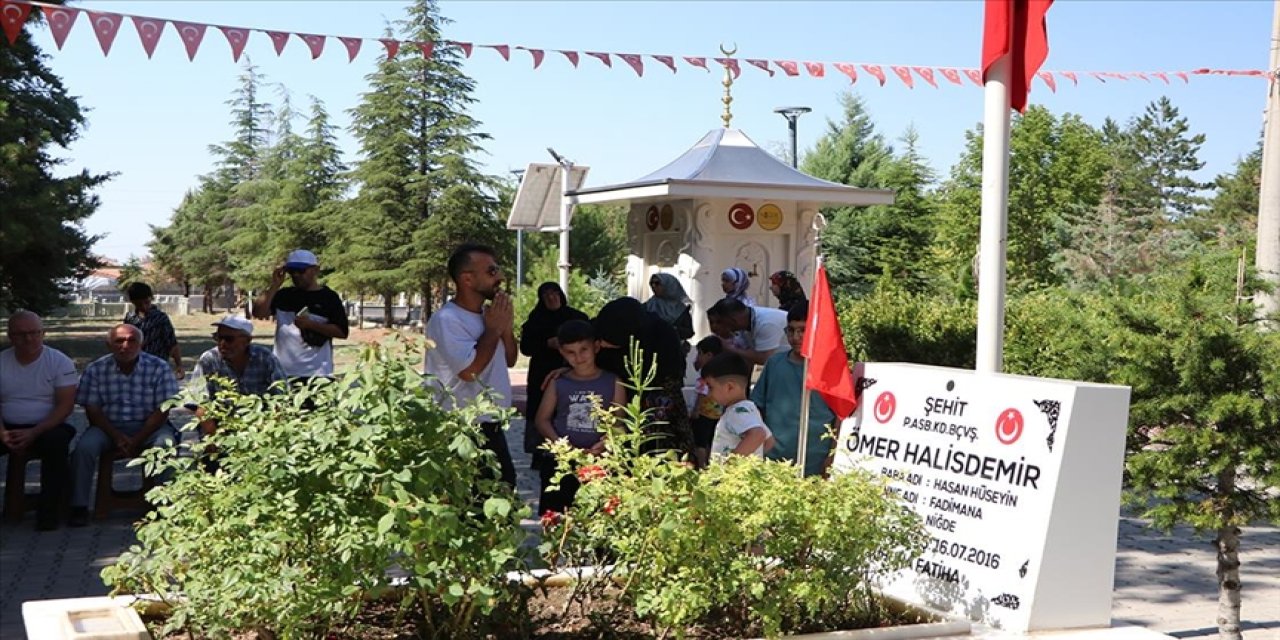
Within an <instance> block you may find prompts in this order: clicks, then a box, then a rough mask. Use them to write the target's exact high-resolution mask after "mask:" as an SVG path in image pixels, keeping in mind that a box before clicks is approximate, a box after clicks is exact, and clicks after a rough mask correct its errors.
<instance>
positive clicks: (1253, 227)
mask: <svg viewBox="0 0 1280 640" xmlns="http://www.w3.org/2000/svg"><path fill="white" fill-rule="evenodd" d="M1261 184H1262V141H1261V140H1259V141H1258V146H1257V147H1255V148H1254V150H1253V151H1252V152H1250V153H1249V154H1248V155H1246V156H1244V157H1242V158H1240V159H1239V160H1237V161H1236V165H1235V167H1234V169H1233V170H1232V171H1231V172H1230V173H1224V174H1222V175H1219V176H1218V177H1217V178H1216V179H1215V180H1214V181H1213V186H1214V195H1213V199H1212V200H1210V201H1209V206H1208V208H1207V209H1206V210H1205V211H1203V212H1202V213H1201V214H1200V215H1197V216H1196V217H1195V218H1194V219H1193V220H1192V221H1191V222H1192V225H1193V229H1194V230H1195V232H1196V235H1197V237H1199V238H1200V239H1201V240H1202V241H1206V242H1213V243H1217V244H1220V245H1224V246H1230V247H1241V246H1246V247H1249V252H1250V253H1252V252H1253V248H1252V247H1253V246H1254V244H1255V243H1256V240H1257V237H1256V234H1257V229H1258V190H1259V188H1260V187H1261Z"/></svg>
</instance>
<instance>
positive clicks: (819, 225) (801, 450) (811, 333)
mask: <svg viewBox="0 0 1280 640" xmlns="http://www.w3.org/2000/svg"><path fill="white" fill-rule="evenodd" d="M826 226H827V220H826V218H823V217H822V214H821V213H815V214H813V279H812V280H810V281H809V295H810V297H811V298H810V300H809V318H813V321H814V325H813V326H810V325H809V318H805V323H804V346H805V349H804V350H805V351H808V352H809V354H810V355H813V340H814V338H815V337H816V336H817V335H818V327H817V321H818V317H817V316H816V315H815V314H814V313H813V299H812V296H813V294H814V289H815V288H816V287H817V285H818V268H819V267H821V266H822V244H821V234H822V229H823V228H824V227H826ZM808 382H809V358H805V359H804V367H803V368H802V369H801V372H800V425H799V427H800V428H799V429H798V430H797V433H798V434H799V436H800V438H799V440H798V441H797V442H796V467H797V472H798V473H799V474H800V477H801V478H803V477H804V465H805V460H807V459H808V457H809V396H811V395H813V392H812V391H810V390H809V386H808Z"/></svg>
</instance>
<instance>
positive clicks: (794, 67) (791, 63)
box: [773, 60, 800, 77]
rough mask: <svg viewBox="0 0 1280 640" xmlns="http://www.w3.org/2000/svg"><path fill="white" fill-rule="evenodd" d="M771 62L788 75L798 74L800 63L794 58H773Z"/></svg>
mask: <svg viewBox="0 0 1280 640" xmlns="http://www.w3.org/2000/svg"><path fill="white" fill-rule="evenodd" d="M773 63H774V64H776V65H778V66H779V67H782V72H783V73H785V74H787V75H788V76H793V77H794V76H798V75H800V63H799V62H796V61H795V60H774V61H773Z"/></svg>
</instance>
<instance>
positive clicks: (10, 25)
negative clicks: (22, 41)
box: [0, 0, 31, 44]
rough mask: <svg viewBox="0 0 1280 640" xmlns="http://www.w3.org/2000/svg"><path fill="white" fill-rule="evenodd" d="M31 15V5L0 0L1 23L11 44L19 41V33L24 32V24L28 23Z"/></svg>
mask: <svg viewBox="0 0 1280 640" xmlns="http://www.w3.org/2000/svg"><path fill="white" fill-rule="evenodd" d="M30 15H31V5H29V4H16V3H13V2H5V1H4V0H0V24H3V25H4V35H6V36H8V37H9V44H15V43H17V42H18V34H19V33H22V26H23V25H25V24H27V17H28V16H30Z"/></svg>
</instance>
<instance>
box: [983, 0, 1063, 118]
mask: <svg viewBox="0 0 1280 640" xmlns="http://www.w3.org/2000/svg"><path fill="white" fill-rule="evenodd" d="M1051 4H1053V0H987V7H986V12H985V14H984V20H983V26H982V80H983V82H984V83H985V82H986V80H987V74H988V73H989V72H990V71H991V65H993V64H995V62H996V61H997V60H999V59H1000V58H1003V57H1004V56H1006V55H1007V56H1009V106H1011V107H1013V108H1014V109H1017V110H1018V112H1019V113H1021V112H1023V111H1026V109H1027V94H1028V93H1030V92H1031V80H1032V78H1034V77H1035V75H1036V72H1037V71H1039V70H1040V65H1042V64H1044V59H1045V58H1047V57H1049V33H1048V30H1047V29H1046V28H1045V19H1044V17H1045V14H1046V13H1048V11H1049V5H1051Z"/></svg>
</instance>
